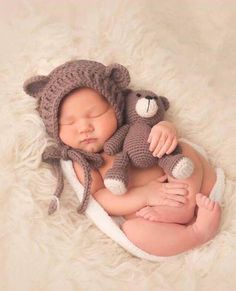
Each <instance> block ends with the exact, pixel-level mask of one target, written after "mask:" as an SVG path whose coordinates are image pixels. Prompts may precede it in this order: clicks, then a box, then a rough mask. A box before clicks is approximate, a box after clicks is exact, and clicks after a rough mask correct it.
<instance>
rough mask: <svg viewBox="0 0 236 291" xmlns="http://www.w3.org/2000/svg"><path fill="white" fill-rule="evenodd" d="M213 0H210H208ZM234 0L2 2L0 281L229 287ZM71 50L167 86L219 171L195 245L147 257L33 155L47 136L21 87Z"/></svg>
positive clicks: (235, 201) (40, 286)
mask: <svg viewBox="0 0 236 291" xmlns="http://www.w3.org/2000/svg"><path fill="white" fill-rule="evenodd" d="M213 2H214V3H213ZM235 19H236V4H235V1H233V0H228V1H224V0H218V1H211V0H204V1H190V0H166V1H158V0H157V1H152V0H150V1H146V0H136V1H128V0H126V1H124V0H123V1H118V0H114V1H109V0H106V1H105V0H100V1H95V0H94V1H84V0H60V1H56V0H51V1H46V0H34V1H30V0H14V1H11V2H10V3H9V1H7V0H3V1H2V2H1V11H0V36H1V46H0V63H1V66H0V84H1V85H0V86H1V90H0V130H1V131H0V132H1V140H0V199H1V203H0V215H1V220H0V262H1V263H0V278H1V280H0V290H4V291H12V290H14V291H18V290H19V291H22V290H24V291H32V290H37V291H41V290H42V291H54V290H67V291H72V290H73V291H74V290H76V291H77V290H86V291H87V290H108V291H110V290H112V291H113V290H117V291H118V290H119V291H120V290H137V291H139V290H140V291H146V290H148V291H149V290H151V291H152V290H161V291H166V290H180V291H183V290H188V291H189V290H190V291H191V290H203V291H205V290H216V291H225V290H227V291H228V290H234V289H235V284H236V276H235V275H236V271H235V270H236V248H235V246H236V211H235V208H236V193H235V184H236V181H235V180H236V155H235V149H236V136H235V132H236V121H235V116H236V82H235V66H236V63H235V62H236V56H235V54H236V40H235V26H236V20H235ZM71 58H84V59H86V58H89V59H94V60H98V61H101V62H104V63H107V64H108V63H111V62H119V63H122V64H124V65H125V66H127V67H128V69H129V70H130V73H131V79H132V83H131V85H132V87H133V88H145V89H150V90H153V91H154V92H158V93H159V94H162V95H164V96H167V97H168V98H169V100H170V102H171V108H170V110H169V112H168V115H167V117H168V119H169V120H171V121H173V122H174V123H175V124H176V126H177V128H178V130H179V135H180V136H182V137H185V138H187V139H189V140H191V141H193V142H195V143H196V144H199V145H201V146H202V147H203V148H204V149H205V150H206V152H207V154H208V157H209V159H210V161H211V162H212V164H213V165H214V166H216V167H221V168H222V169H223V170H224V173H225V175H226V188H225V192H224V208H223V216H222V223H221V226H220V232H219V234H218V235H217V236H216V237H215V239H214V240H212V241H211V242H209V243H207V244H205V245H203V246H202V247H200V248H198V249H195V250H193V251H189V252H187V253H184V254H182V255H180V256H178V257H175V258H171V259H170V260H168V261H166V262H150V261H147V260H142V259H140V258H137V257H134V256H132V255H131V254H130V253H129V252H127V251H125V250H124V249H123V248H122V247H120V246H119V245H118V244H116V243H115V242H114V241H113V240H111V239H110V238H109V237H107V236H106V235H105V234H104V233H102V232H101V231H100V230H99V229H98V228H97V227H96V226H95V225H94V224H93V223H92V222H91V221H90V220H89V219H87V218H86V217H85V216H84V215H78V214H77V213H76V206H77V204H78V201H77V197H76V195H75V192H74V191H73V189H72V188H71V187H70V185H69V183H67V182H66V185H65V189H64V192H63V195H62V198H61V208H60V211H58V212H57V213H56V214H55V215H53V216H48V215H47V207H48V203H49V201H50V199H51V194H52V192H53V190H54V189H55V183H56V178H55V176H54V174H53V172H52V169H51V167H50V166H49V165H47V164H44V163H42V162H41V154H42V152H43V150H44V149H45V147H46V146H47V145H48V144H50V142H51V140H50V139H49V138H48V137H47V135H46V134H45V129H44V126H43V124H42V122H41V120H40V118H39V116H38V114H37V111H36V100H34V99H33V98H31V97H29V96H26V95H25V94H24V93H23V91H22V84H23V81H24V80H25V79H26V78H28V77H29V76H31V75H33V74H47V73H48V72H49V71H50V70H51V69H53V68H54V67H55V66H57V65H59V64H61V63H63V62H65V61H67V60H69V59H71Z"/></svg>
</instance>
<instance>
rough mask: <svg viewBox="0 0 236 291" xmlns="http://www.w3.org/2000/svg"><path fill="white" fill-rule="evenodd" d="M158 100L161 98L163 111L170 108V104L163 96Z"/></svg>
mask: <svg viewBox="0 0 236 291" xmlns="http://www.w3.org/2000/svg"><path fill="white" fill-rule="evenodd" d="M159 98H161V101H162V103H163V105H164V107H165V111H166V110H167V109H168V108H169V107H170V102H169V100H168V99H167V98H166V97H163V96H159Z"/></svg>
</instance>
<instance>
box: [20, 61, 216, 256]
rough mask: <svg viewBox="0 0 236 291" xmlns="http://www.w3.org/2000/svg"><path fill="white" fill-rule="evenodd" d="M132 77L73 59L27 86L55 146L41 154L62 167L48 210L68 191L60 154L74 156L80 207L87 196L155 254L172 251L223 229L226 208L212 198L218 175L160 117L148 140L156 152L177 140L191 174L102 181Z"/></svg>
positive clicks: (143, 172) (158, 172)
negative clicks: (123, 186) (116, 190)
mask: <svg viewBox="0 0 236 291" xmlns="http://www.w3.org/2000/svg"><path fill="white" fill-rule="evenodd" d="M129 82H130V76H129V72H128V70H127V69H126V68H125V67H124V66H122V65H119V64H112V65H109V66H105V65H103V64H101V63H99V62H95V61H89V60H75V61H69V62H66V63H65V64H63V65H61V66H59V67H57V68H55V69H54V70H53V71H52V72H51V73H50V74H49V75H47V76H34V77H31V78H30V79H28V80H27V81H26V82H25V83H24V90H25V92H26V93H27V94H29V95H30V96H33V97H35V98H37V99H38V102H39V107H38V110H39V113H40V116H41V118H42V120H43V122H44V124H45V127H46V130H47V132H48V134H49V135H50V136H51V137H53V138H54V140H55V146H50V147H48V148H47V149H46V150H45V152H44V154H43V160H44V161H47V162H50V163H52V164H53V166H54V167H55V169H56V170H57V175H58V184H57V188H56V191H55V193H54V194H55V195H54V199H53V200H52V201H51V204H50V207H49V213H50V214H51V213H53V212H54V211H55V210H56V208H57V204H58V197H60V194H61V192H62V190H63V177H62V170H61V168H60V159H64V160H72V162H73V167H74V171H75V173H76V176H77V178H78V180H79V181H80V183H81V184H83V185H84V198H83V201H82V203H81V205H80V207H79V209H78V212H81V213H82V212H84V211H85V209H86V207H87V205H88V203H89V195H90V194H91V195H93V197H94V198H95V199H96V200H97V202H98V203H99V204H100V205H101V206H102V207H103V208H104V210H105V211H106V212H107V213H108V214H109V215H111V216H122V217H123V218H124V222H123V223H122V225H121V229H122V230H123V232H124V233H125V235H126V236H127V238H128V239H129V240H130V241H131V242H132V243H134V244H135V245H136V246H137V247H139V248H140V249H142V250H144V251H146V252H148V253H150V254H153V255H158V256H171V255H175V254H179V253H181V252H184V251H187V250H190V249H192V248H195V247H197V246H199V245H201V244H203V243H205V242H207V241H209V240H210V239H212V238H213V237H214V236H215V235H216V233H217V230H218V227H219V223H220V216H221V210H220V206H219V204H218V202H215V201H212V200H210V199H209V198H208V196H209V194H210V192H211V190H212V188H213V186H214V184H215V182H216V173H215V171H214V169H213V168H212V166H211V165H210V164H209V162H208V161H207V160H206V159H205V158H204V157H203V156H202V155H201V154H200V153H199V152H197V151H196V150H195V149H193V147H192V146H190V144H188V143H186V142H180V141H178V140H177V137H176V130H175V128H174V126H173V125H172V124H171V123H170V122H167V121H161V122H159V123H157V124H156V125H154V126H153V127H152V130H151V133H150V135H149V138H148V140H147V142H149V149H150V151H151V152H152V154H153V156H155V157H158V158H161V157H162V156H163V155H165V154H167V155H168V154H171V153H172V152H173V151H174V150H175V148H176V146H177V143H178V145H179V146H180V148H181V151H182V153H183V155H184V156H185V157H187V158H189V159H190V160H191V161H192V163H193V165H194V170H193V173H192V174H191V175H190V177H188V178H185V179H176V178H174V177H173V175H171V174H170V173H167V172H164V171H163V168H161V167H160V166H159V165H158V164H156V165H154V166H150V167H147V168H137V167H135V166H133V165H129V167H128V176H129V181H128V185H127V191H126V193H125V194H124V195H114V194H113V193H112V192H110V191H109V190H108V189H107V188H106V187H105V185H104V177H105V175H106V173H107V172H108V170H109V169H111V167H112V165H113V162H114V160H115V155H108V154H106V153H105V152H104V145H105V143H106V141H108V140H109V139H110V138H111V137H112V136H113V135H114V133H115V132H117V129H119V128H120V127H121V126H122V125H123V123H124V120H123V111H124V106H125V105H124V94H123V93H124V90H125V89H126V88H127V86H128V84H129Z"/></svg>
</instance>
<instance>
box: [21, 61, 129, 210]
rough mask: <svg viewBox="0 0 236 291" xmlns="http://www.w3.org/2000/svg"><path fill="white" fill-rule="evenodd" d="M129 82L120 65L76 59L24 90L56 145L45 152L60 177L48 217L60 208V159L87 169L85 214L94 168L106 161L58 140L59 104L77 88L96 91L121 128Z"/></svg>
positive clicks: (33, 79) (34, 80)
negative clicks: (105, 101) (110, 107)
mask: <svg viewBox="0 0 236 291" xmlns="http://www.w3.org/2000/svg"><path fill="white" fill-rule="evenodd" d="M129 82H130V75H129V72H128V70H127V69H126V68H125V67H124V66H122V65H120V64H111V65H108V66H105V65H103V64H101V63H99V62H95V61H90V60H73V61H69V62H66V63H64V64H63V65H60V66H58V67H56V68H55V69H54V70H53V71H52V72H51V73H50V74H49V75H47V76H42V75H38V76H33V77H31V78H29V79H28V80H26V81H25V82H24V85H23V89H24V91H25V92H26V93H27V94H28V95H30V96H32V97H35V98H37V99H38V105H39V106H38V111H39V114H40V116H41V118H42V120H43V122H44V124H45V127H46V131H47V133H48V134H49V136H51V137H52V138H53V139H54V140H55V142H56V146H50V147H48V148H46V149H45V151H44V153H43V157H42V158H43V161H45V162H48V163H51V164H52V165H53V166H54V168H55V170H56V172H57V177H58V182H57V188H56V191H55V193H54V198H53V200H52V201H51V203H50V205H49V211H48V213H49V214H52V213H53V212H54V211H55V210H56V209H57V207H58V203H59V200H58V198H59V197H60V195H61V192H62V190H63V174H62V169H61V166H60V159H64V160H69V159H70V160H73V161H76V162H78V163H79V164H80V165H81V167H82V168H83V170H84V175H85V183H84V196H83V200H82V202H81V204H80V206H79V208H78V210H77V211H78V212H79V213H83V212H84V211H85V209H86V207H87V204H88V201H89V196H90V186H91V175H90V170H91V169H92V168H98V167H100V166H101V165H102V163H103V159H102V157H101V156H100V155H99V154H98V153H88V152H85V151H82V150H79V149H74V148H72V147H70V146H68V145H66V144H64V143H63V142H62V141H61V139H60V137H59V122H58V117H59V110H60V104H61V102H62V100H63V98H65V97H66V96H67V95H68V94H69V93H71V92H72V91H73V90H74V89H78V88H82V87H88V88H91V89H94V90H96V91H97V92H98V93H99V94H101V95H102V96H104V97H105V98H106V100H107V101H108V102H109V103H110V104H111V106H112V107H113V108H114V110H115V114H116V118H117V123H118V127H119V126H121V125H122V123H123V109H124V96H123V90H124V89H126V87H127V86H128V84H129Z"/></svg>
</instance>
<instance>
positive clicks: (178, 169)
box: [172, 157, 194, 179]
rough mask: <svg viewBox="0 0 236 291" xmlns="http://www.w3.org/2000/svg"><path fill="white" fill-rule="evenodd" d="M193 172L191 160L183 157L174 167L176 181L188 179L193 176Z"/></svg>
mask: <svg viewBox="0 0 236 291" xmlns="http://www.w3.org/2000/svg"><path fill="white" fill-rule="evenodd" d="M193 170H194V164H193V162H192V161H191V160H190V159H189V158H186V157H183V158H182V159H180V160H179V161H178V163H177V164H176V165H175V166H174V168H173V170H172V176H173V177H174V178H176V179H186V178H188V177H190V176H191V175H192V173H193Z"/></svg>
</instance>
